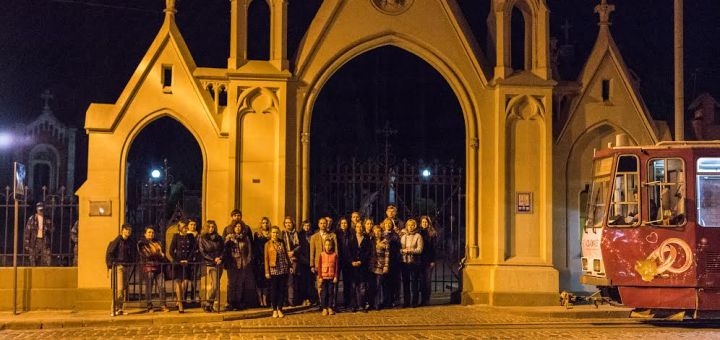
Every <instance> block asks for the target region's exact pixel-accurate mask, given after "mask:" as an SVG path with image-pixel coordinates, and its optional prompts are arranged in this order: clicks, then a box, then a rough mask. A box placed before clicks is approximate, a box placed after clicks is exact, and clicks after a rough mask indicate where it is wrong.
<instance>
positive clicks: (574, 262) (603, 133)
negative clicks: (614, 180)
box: [558, 120, 637, 291]
mask: <svg viewBox="0 0 720 340" xmlns="http://www.w3.org/2000/svg"><path fill="white" fill-rule="evenodd" d="M618 133H625V134H627V135H628V136H631V135H630V134H628V133H627V131H626V130H624V129H623V128H622V127H621V126H618V125H617V124H614V123H613V122H612V121H609V120H602V121H599V122H597V123H595V124H593V125H591V126H588V127H586V128H585V129H584V130H583V131H582V132H581V133H580V134H579V135H578V137H577V138H576V139H575V140H574V141H572V145H571V146H570V150H569V152H568V154H567V158H566V159H564V160H563V165H564V171H563V172H562V173H563V176H562V180H564V181H565V183H564V185H563V187H564V192H563V193H562V194H563V195H564V196H565V199H564V200H562V199H561V200H559V201H561V202H564V207H563V209H562V210H561V211H562V214H563V215H564V219H565V223H564V226H565V227H566V229H565V230H564V231H558V232H560V233H561V235H562V234H564V235H565V240H564V241H563V243H564V244H563V245H564V246H563V247H561V248H559V249H563V250H564V251H565V255H564V256H563V257H564V261H563V263H562V264H561V266H560V267H561V268H559V269H560V270H561V273H563V274H562V275H563V276H564V278H563V279H562V280H560V282H561V285H564V286H562V287H561V288H562V289H566V290H573V291H582V290H585V289H586V288H584V287H583V286H582V285H580V283H579V276H580V274H581V273H580V258H579V256H578V254H580V241H579V239H580V237H581V234H580V225H579V224H578V223H579V221H580V217H581V216H582V215H583V211H582V210H583V209H584V208H585V207H582V206H580V198H579V197H580V196H579V195H580V192H581V191H582V190H583V189H584V186H585V184H589V183H586V182H584V181H585V180H589V179H590V178H591V177H590V176H591V171H592V156H593V150H594V149H596V148H599V147H604V146H605V145H606V144H607V143H609V142H614V140H615V135H617V134H618ZM630 138H631V140H630V143H631V144H634V145H636V144H637V142H636V141H635V140H634V139H632V137H630ZM569 179H576V181H574V182H573V181H570V180H569ZM563 266H564V267H565V268H562V267H563Z"/></svg>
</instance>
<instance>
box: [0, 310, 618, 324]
mask: <svg viewBox="0 0 720 340" xmlns="http://www.w3.org/2000/svg"><path fill="white" fill-rule="evenodd" d="M288 311H289V313H288V314H289V315H288V316H287V317H286V318H284V319H271V318H268V317H269V316H270V314H271V313H270V311H269V310H268V309H250V310H245V311H234V312H223V313H204V312H202V311H201V310H200V309H187V310H186V313H184V314H179V313H177V312H173V311H171V312H166V313H163V312H155V313H147V312H145V311H143V310H140V309H137V310H132V309H128V310H126V312H128V314H126V315H121V316H115V317H112V316H110V315H109V311H98V310H95V311H77V312H75V311H31V312H23V313H20V314H18V315H13V314H12V312H0V329H41V328H42V329H48V328H70V327H102V326H138V325H145V326H150V325H164V324H183V323H188V322H193V323H206V322H221V321H233V320H247V324H249V325H253V324H254V325H265V324H267V322H268V320H270V321H272V322H282V323H283V324H292V325H296V326H301V325H311V326H312V325H316V323H317V322H318V321H317V320H318V318H317V316H319V312H313V311H311V310H309V309H308V307H296V308H289V309H288ZM629 313H630V310H629V309H627V308H617V307H611V306H607V305H604V306H600V307H599V308H595V307H593V306H590V305H582V306H575V307H574V308H572V309H566V308H564V307H560V306H548V307H489V306H459V305H443V306H429V307H421V308H412V309H391V310H383V311H371V312H370V313H368V314H363V313H338V314H337V315H335V316H332V317H328V318H325V319H322V318H320V319H319V320H321V321H320V322H323V323H324V322H331V323H332V324H337V325H344V326H350V325H356V326H366V325H373V324H377V322H380V321H382V323H383V324H385V325H410V324H421V325H428V324H437V325H457V324H482V323H502V322H507V323H510V322H517V321H520V320H521V321H527V320H530V321H532V320H537V321H542V320H547V319H552V320H556V321H557V320H563V319H567V320H575V319H588V318H595V319H601V318H616V319H624V318H627V317H628V315H629ZM315 314H317V315H315ZM359 316H363V317H359Z"/></svg>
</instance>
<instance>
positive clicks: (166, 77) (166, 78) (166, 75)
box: [162, 65, 173, 93]
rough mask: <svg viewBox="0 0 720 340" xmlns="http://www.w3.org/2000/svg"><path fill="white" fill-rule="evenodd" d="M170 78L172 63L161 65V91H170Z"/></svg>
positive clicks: (171, 75)
mask: <svg viewBox="0 0 720 340" xmlns="http://www.w3.org/2000/svg"><path fill="white" fill-rule="evenodd" d="M172 78H173V71H172V65H163V66H162V86H163V92H165V93H170V92H171V87H172V81H173V79H172Z"/></svg>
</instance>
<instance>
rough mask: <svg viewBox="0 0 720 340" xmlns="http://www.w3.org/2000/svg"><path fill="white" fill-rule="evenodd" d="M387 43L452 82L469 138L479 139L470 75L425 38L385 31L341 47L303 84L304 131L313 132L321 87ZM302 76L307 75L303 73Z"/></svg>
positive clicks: (449, 82) (302, 122)
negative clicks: (344, 67) (315, 109)
mask: <svg viewBox="0 0 720 340" xmlns="http://www.w3.org/2000/svg"><path fill="white" fill-rule="evenodd" d="M383 46H395V47H398V48H400V49H403V50H405V51H407V52H409V53H411V54H413V55H415V56H417V57H418V58H420V59H422V60H424V61H425V62H427V63H428V64H430V66H431V67H432V68H433V69H435V70H436V71H437V72H438V73H440V75H441V76H442V77H443V78H444V79H445V80H446V81H447V82H448V84H449V85H450V88H451V89H452V90H453V92H454V93H455V95H456V96H457V98H458V102H459V103H460V107H461V108H462V111H463V121H464V122H465V129H466V138H467V139H468V140H472V139H474V138H478V130H479V122H478V121H476V117H478V115H477V114H476V112H475V107H476V105H475V103H474V102H475V100H474V97H473V95H472V91H471V90H470V88H469V86H468V85H467V81H466V79H465V78H466V77H465V76H464V75H462V74H461V73H460V72H459V71H458V69H457V68H456V67H455V65H452V63H451V62H450V61H448V60H445V59H444V58H443V57H442V56H440V55H438V54H437V53H435V52H434V51H433V50H432V49H431V48H430V47H429V46H425V45H424V44H423V43H422V42H421V41H419V40H416V39H413V37H410V36H406V35H404V34H397V33H385V34H381V35H378V36H368V37H366V38H365V39H363V40H360V41H357V42H356V43H355V44H352V45H349V46H346V48H344V49H340V50H339V53H338V55H335V56H333V57H332V58H329V59H328V60H327V61H326V62H325V63H324V64H323V65H322V67H321V70H322V72H320V73H319V74H317V75H315V77H314V78H312V79H310V80H309V81H307V83H305V84H303V85H304V86H305V87H306V88H308V89H311V90H310V91H308V95H307V97H306V98H304V102H303V103H301V105H302V111H301V112H300V114H301V126H302V132H304V133H307V132H309V131H310V123H311V121H312V112H313V107H314V105H315V101H316V100H317V98H318V95H319V94H320V91H319V89H321V88H322V87H323V86H324V85H325V84H326V83H327V81H328V80H329V79H330V78H331V77H332V76H333V74H335V72H337V70H338V69H340V68H341V67H342V66H343V65H345V64H346V63H347V62H348V61H350V60H351V59H353V58H355V57H357V56H359V55H361V54H363V53H365V52H368V51H371V50H373V49H376V48H379V47H383ZM299 78H301V79H302V78H304V77H303V75H302V74H301V75H299Z"/></svg>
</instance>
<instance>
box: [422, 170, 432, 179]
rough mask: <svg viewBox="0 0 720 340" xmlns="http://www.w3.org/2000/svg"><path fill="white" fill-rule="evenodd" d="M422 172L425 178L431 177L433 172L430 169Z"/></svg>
mask: <svg viewBox="0 0 720 340" xmlns="http://www.w3.org/2000/svg"><path fill="white" fill-rule="evenodd" d="M421 174H422V176H423V178H425V179H427V178H430V176H431V175H432V173H431V172H430V169H423V171H422V172H421Z"/></svg>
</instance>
